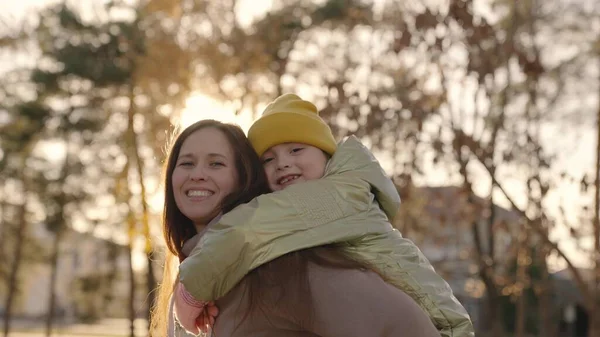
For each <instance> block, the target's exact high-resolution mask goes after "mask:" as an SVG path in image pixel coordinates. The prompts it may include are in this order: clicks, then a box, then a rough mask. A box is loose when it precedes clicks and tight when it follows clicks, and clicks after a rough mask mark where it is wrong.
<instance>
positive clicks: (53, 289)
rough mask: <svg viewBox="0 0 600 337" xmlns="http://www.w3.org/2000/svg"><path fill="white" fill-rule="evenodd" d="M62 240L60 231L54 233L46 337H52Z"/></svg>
mask: <svg viewBox="0 0 600 337" xmlns="http://www.w3.org/2000/svg"><path fill="white" fill-rule="evenodd" d="M61 239H62V230H60V229H59V230H57V231H56V236H55V238H54V243H53V245H52V258H51V261H50V263H51V268H52V269H51V275H50V289H49V290H50V291H49V293H50V300H49V301H48V314H47V316H46V337H50V336H51V335H52V322H53V320H54V312H55V302H56V278H57V276H58V256H59V255H60V243H61V241H62V240H61Z"/></svg>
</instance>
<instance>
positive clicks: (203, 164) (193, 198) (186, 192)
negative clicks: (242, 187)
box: [171, 127, 239, 230]
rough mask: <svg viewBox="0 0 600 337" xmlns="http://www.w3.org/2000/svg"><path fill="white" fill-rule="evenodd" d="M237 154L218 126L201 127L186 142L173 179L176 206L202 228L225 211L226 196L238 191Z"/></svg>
mask: <svg viewBox="0 0 600 337" xmlns="http://www.w3.org/2000/svg"><path fill="white" fill-rule="evenodd" d="M234 156H235V154H234V151H233V148H232V146H231V144H230V143H229V141H228V139H227V137H225V135H224V134H223V132H222V131H220V130H219V129H217V128H214V127H206V128H202V129H200V130H198V131H196V132H194V133H192V134H191V135H189V137H188V138H187V139H186V140H185V141H184V142H183V144H182V146H181V150H180V151H179V155H178V156H177V163H176V166H175V169H174V170H173V174H172V176H171V182H172V185H173V193H174V197H175V203H176V204H177V207H178V208H179V210H180V211H181V213H183V214H184V215H185V216H186V217H188V218H189V219H190V220H192V222H193V223H194V225H195V226H196V228H197V229H198V230H200V229H201V228H203V227H204V226H206V224H208V223H209V222H210V220H212V219H213V218H214V217H215V216H217V215H218V214H219V213H220V212H221V211H222V203H223V200H224V199H225V197H227V196H228V195H229V194H231V193H233V192H234V191H235V188H236V185H237V184H238V180H239V179H238V173H237V170H236V167H235V157H234Z"/></svg>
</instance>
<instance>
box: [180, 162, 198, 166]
mask: <svg viewBox="0 0 600 337" xmlns="http://www.w3.org/2000/svg"><path fill="white" fill-rule="evenodd" d="M192 165H194V163H192V162H191V161H182V162H181V163H179V164H178V165H177V166H192Z"/></svg>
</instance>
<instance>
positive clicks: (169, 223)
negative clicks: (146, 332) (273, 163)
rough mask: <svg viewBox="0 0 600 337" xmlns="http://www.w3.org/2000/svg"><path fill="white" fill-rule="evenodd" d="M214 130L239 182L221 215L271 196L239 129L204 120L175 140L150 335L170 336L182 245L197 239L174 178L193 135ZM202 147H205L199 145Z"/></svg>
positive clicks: (167, 173) (168, 172)
mask: <svg viewBox="0 0 600 337" xmlns="http://www.w3.org/2000/svg"><path fill="white" fill-rule="evenodd" d="M205 128H214V129H217V130H219V131H221V132H222V133H223V135H224V136H225V137H226V138H227V140H228V141H229V144H230V145H231V147H232V149H233V153H234V157H235V168H236V170H237V173H238V179H239V181H238V182H237V184H236V186H238V187H237V189H236V191H235V192H233V193H231V194H230V195H229V196H227V197H226V198H225V199H224V200H223V204H222V211H223V213H227V212H229V211H231V210H232V209H233V208H235V207H236V206H238V205H240V204H243V203H246V202H249V201H250V200H252V199H253V198H255V197H257V196H259V195H261V194H264V193H266V192H268V185H267V180H266V177H265V174H264V170H263V169H262V164H261V162H260V159H259V158H258V156H257V155H256V153H255V152H254V149H253V148H252V146H251V145H250V142H249V141H248V139H247V138H246V135H245V134H244V131H243V130H242V129H241V128H240V127H239V126H237V125H234V124H228V123H222V122H219V121H215V120H202V121H199V122H197V123H195V124H192V125H190V126H189V127H187V128H186V129H185V130H183V131H182V132H181V133H180V134H179V135H178V136H177V137H175V138H174V140H173V142H172V145H171V147H170V150H169V152H168V156H167V160H166V163H165V166H164V170H163V182H164V189H165V190H164V191H165V203H164V208H163V221H162V228H163V236H164V239H165V243H166V246H167V249H166V251H165V265H164V270H163V278H162V282H161V283H160V285H159V287H158V297H157V301H156V305H155V306H154V310H153V312H152V320H151V328H150V331H151V335H152V336H156V337H158V336H160V337H163V336H165V335H166V333H167V326H168V311H169V301H170V298H171V295H172V293H173V286H174V284H175V279H176V278H175V277H174V276H175V275H176V268H177V266H178V264H179V261H181V260H182V259H183V258H185V255H184V253H183V250H182V249H183V244H184V243H185V241H187V240H189V239H190V238H192V237H193V236H194V235H196V228H195V227H194V224H193V223H192V221H191V220H190V219H188V218H187V217H186V216H185V215H183V213H181V211H180V210H179V208H178V207H177V204H176V203H175V195H174V193H173V185H172V181H171V180H172V175H173V170H174V169H175V164H176V162H177V157H179V152H180V150H181V146H182V144H183V142H184V141H185V140H186V139H187V138H188V137H189V136H190V135H191V134H193V133H194V132H196V131H199V130H202V129H205ZM198 146H202V144H198Z"/></svg>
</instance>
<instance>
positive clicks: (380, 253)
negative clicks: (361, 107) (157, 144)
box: [175, 94, 474, 337]
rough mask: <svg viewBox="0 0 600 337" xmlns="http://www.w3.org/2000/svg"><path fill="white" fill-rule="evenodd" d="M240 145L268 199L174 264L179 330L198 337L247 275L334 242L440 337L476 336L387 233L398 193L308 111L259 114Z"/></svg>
mask: <svg viewBox="0 0 600 337" xmlns="http://www.w3.org/2000/svg"><path fill="white" fill-rule="evenodd" d="M248 138H249V139H250V142H251V143H252V145H253V147H254V149H255V150H256V152H257V154H258V155H259V156H260V157H261V158H262V159H263V161H264V165H265V173H266V174H267V177H268V181H269V186H270V187H271V189H272V190H273V191H274V192H273V193H270V194H267V195H263V196H260V197H257V198H255V199H254V200H253V201H251V202H250V203H248V204H245V205H241V206H239V207H238V208H236V209H234V210H233V211H231V212H229V213H227V214H225V215H223V217H222V218H221V219H220V220H219V221H218V223H216V224H214V225H213V226H211V227H210V228H209V229H208V230H207V232H206V234H205V235H204V236H203V237H202V238H201V239H200V241H199V243H198V244H197V245H196V247H195V248H194V250H193V251H192V253H191V254H190V256H189V257H188V258H187V259H185V260H184V261H183V262H182V264H181V265H180V281H181V284H179V286H178V287H177V292H176V300H175V307H176V310H175V311H176V313H177V317H178V319H179V321H180V323H181V324H182V325H183V326H184V327H185V328H186V329H188V330H190V331H197V330H196V329H197V326H198V325H200V324H198V322H196V321H195V318H197V317H198V316H202V315H200V313H201V312H202V310H204V307H203V303H204V301H212V300H215V299H218V298H220V297H222V296H223V295H225V294H226V293H227V292H228V291H229V290H231V289H232V288H233V287H234V286H235V285H236V284H237V283H238V282H239V281H240V280H241V279H242V278H243V277H244V276H245V275H246V274H247V273H248V272H249V271H251V270H253V269H254V268H256V267H259V266H261V265H263V264H264V263H267V262H269V261H271V260H273V259H276V258H278V257H281V256H282V255H284V254H287V253H289V252H292V251H297V250H301V249H305V248H310V247H316V246H321V245H326V244H331V243H342V245H341V246H340V249H341V251H342V252H343V253H344V254H345V255H346V256H348V257H349V258H351V259H354V260H356V261H358V262H361V263H364V264H365V265H368V266H370V267H371V268H372V269H373V270H374V271H375V272H377V273H379V274H380V275H381V276H382V277H383V279H384V280H385V281H386V282H388V283H389V284H392V285H394V286H395V287H397V288H399V289H400V290H402V291H404V292H405V293H406V294H408V295H409V296H411V297H412V298H413V299H414V300H415V302H417V303H418V304H419V305H420V306H421V307H422V308H423V309H424V310H425V311H426V312H427V314H428V315H429V317H430V318H431V320H432V322H433V323H434V324H435V326H436V327H437V328H438V330H439V331H440V333H441V335H442V336H444V337H459V336H460V337H463V336H464V337H471V336H474V332H473V326H472V323H471V321H470V318H469V315H468V314H467V312H466V311H465V309H464V308H463V307H462V305H461V304H460V303H459V302H458V300H457V299H456V298H455V297H454V295H453V294H452V290H451V289H450V287H449V286H448V284H447V283H446V282H445V281H444V280H443V279H442V278H441V277H440V276H439V275H438V274H437V273H436V272H435V271H434V269H433V267H432V266H431V264H430V263H429V261H428V260H427V259H426V258H425V256H424V255H423V254H422V253H421V251H420V250H419V249H418V248H417V247H416V246H415V245H414V243H412V242H411V241H410V240H408V239H405V238H403V237H402V235H401V234H400V233H399V232H398V231H397V230H395V229H393V227H392V226H391V224H390V220H389V219H391V218H392V217H393V216H394V215H395V214H396V212H397V210H398V207H399V205H400V197H399V196H398V192H397V190H396V187H395V185H394V184H393V182H392V181H391V180H390V179H389V178H388V177H387V176H386V174H385V172H384V171H383V169H382V168H381V166H380V165H379V163H378V162H377V160H376V159H375V158H374V157H373V155H372V154H371V153H370V151H369V150H368V149H367V148H365V147H364V146H363V145H362V144H361V143H360V142H359V141H358V140H357V139H356V138H355V137H349V138H348V139H347V140H345V141H342V142H341V143H340V144H339V146H338V145H336V143H335V140H334V138H333V135H332V133H331V130H330V128H329V127H328V126H327V124H325V122H324V121H323V120H322V119H321V118H320V117H319V115H318V111H317V109H316V107H315V106H314V105H313V104H312V103H310V102H307V101H304V100H302V99H300V98H299V97H298V96H296V95H291V94H286V95H283V96H281V97H279V98H277V99H276V100H275V101H273V102H272V103H271V104H270V105H269V106H267V108H266V110H265V111H264V113H263V115H262V116H261V118H259V119H258V120H257V121H256V122H255V123H254V124H253V125H252V127H251V128H250V131H249V133H248ZM177 298H179V300H177ZM182 299H188V300H187V301H185V300H182ZM182 318H183V319H182ZM206 321H209V320H208V319H206V318H204V322H206Z"/></svg>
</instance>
